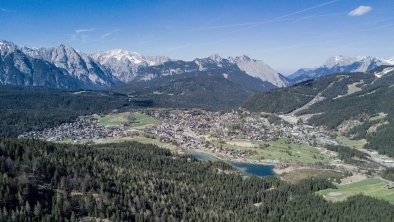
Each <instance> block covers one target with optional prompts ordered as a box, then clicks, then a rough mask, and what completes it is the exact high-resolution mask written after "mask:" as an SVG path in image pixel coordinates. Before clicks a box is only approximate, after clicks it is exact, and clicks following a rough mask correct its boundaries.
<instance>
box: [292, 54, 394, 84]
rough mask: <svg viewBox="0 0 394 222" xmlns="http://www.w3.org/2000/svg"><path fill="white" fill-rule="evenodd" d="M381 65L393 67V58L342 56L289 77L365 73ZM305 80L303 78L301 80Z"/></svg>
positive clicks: (300, 70)
mask: <svg viewBox="0 0 394 222" xmlns="http://www.w3.org/2000/svg"><path fill="white" fill-rule="evenodd" d="M382 65H394V58H388V59H383V58H379V57H372V56H343V55H338V56H334V57H331V58H329V59H328V60H327V61H326V62H325V63H324V64H323V65H322V66H320V67H317V68H313V69H299V70H297V71H296V72H295V73H293V74H291V75H290V76H289V78H290V79H296V78H298V77H300V76H304V77H308V76H309V77H310V78H314V77H319V76H325V75H330V74H333V73H340V72H366V71H369V70H372V69H375V68H376V67H378V66H382ZM303 79H305V78H303Z"/></svg>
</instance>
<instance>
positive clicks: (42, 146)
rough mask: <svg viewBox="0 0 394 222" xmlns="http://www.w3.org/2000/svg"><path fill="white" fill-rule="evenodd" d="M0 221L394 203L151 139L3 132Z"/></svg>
mask: <svg viewBox="0 0 394 222" xmlns="http://www.w3.org/2000/svg"><path fill="white" fill-rule="evenodd" d="M0 170H1V174H0V208H1V211H0V219H1V221H79V220H81V219H93V218H103V219H104V218H106V219H110V220H111V221H392V218H394V210H393V206H392V205H390V204H389V203H388V202H385V201H382V200H377V199H374V198H370V197H365V196H354V197H350V198H349V199H348V200H347V201H344V202H339V203H331V202H328V201H326V200H324V199H323V198H322V197H320V196H317V195H315V194H314V192H316V191H318V190H320V189H326V188H331V187H333V185H332V184H331V183H330V182H328V181H326V180H318V179H308V180H304V181H301V182H299V183H298V184H295V185H290V184H286V183H285V182H281V181H280V180H279V179H278V178H277V177H263V178H258V177H255V176H252V177H244V176H241V175H239V174H237V173H236V172H235V170H234V169H232V168H231V167H230V166H228V165H227V164H225V163H222V162H201V161H197V160H195V159H194V158H193V157H191V156H178V155H174V154H171V152H170V151H168V150H165V149H161V148H158V147H157V146H154V145H144V144H139V143H134V142H131V143H121V144H107V145H95V146H83V145H62V144H52V143H47V142H40V141H33V140H10V139H2V140H0Z"/></svg>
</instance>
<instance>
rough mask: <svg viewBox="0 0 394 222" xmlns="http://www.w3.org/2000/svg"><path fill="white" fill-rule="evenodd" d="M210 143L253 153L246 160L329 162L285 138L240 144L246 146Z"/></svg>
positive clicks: (311, 148)
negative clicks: (253, 152)
mask: <svg viewBox="0 0 394 222" xmlns="http://www.w3.org/2000/svg"><path fill="white" fill-rule="evenodd" d="M210 143H211V144H212V145H215V146H217V147H223V148H228V149H232V150H235V151H236V150H240V151H245V150H250V151H255V152H256V153H255V154H252V155H250V156H248V159H252V160H279V161H286V162H289V163H317V162H320V163H328V162H329V161H330V156H328V155H326V154H321V152H320V151H319V150H318V149H316V148H313V147H311V146H308V145H306V144H296V143H290V142H289V141H288V139H287V138H279V139H278V140H276V141H269V142H263V143H259V142H257V141H251V142H248V143H247V144H245V143H243V144H242V145H248V146H240V145H239V144H238V143H234V141H231V140H230V141H210ZM252 145H254V146H252Z"/></svg>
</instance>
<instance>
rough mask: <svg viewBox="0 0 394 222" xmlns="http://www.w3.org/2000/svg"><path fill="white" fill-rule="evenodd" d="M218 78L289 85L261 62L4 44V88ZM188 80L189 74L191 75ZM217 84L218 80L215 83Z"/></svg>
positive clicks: (260, 87)
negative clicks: (185, 59) (184, 58)
mask: <svg viewBox="0 0 394 222" xmlns="http://www.w3.org/2000/svg"><path fill="white" fill-rule="evenodd" d="M191 73H192V74H193V75H194V76H196V77H198V76H199V75H204V76H215V77H220V78H222V79H226V80H228V81H230V82H232V83H235V84H237V85H239V86H242V87H245V88H247V89H249V90H252V91H265V90H268V89H272V88H277V87H284V86H287V85H288V81H287V79H286V78H285V77H284V76H282V75H281V74H279V73H278V72H277V71H275V70H273V69H272V68H270V67H269V66H268V65H266V64H264V62H262V61H260V60H254V59H251V58H249V57H247V56H239V57H235V58H233V57H229V58H226V59H225V58H221V57H220V56H218V55H213V56H210V57H208V58H202V59H199V58H198V59H195V60H193V61H182V60H172V59H170V58H168V57H164V56H143V55H140V54H138V53H135V52H128V51H124V50H111V51H106V52H96V53H92V54H86V53H83V52H81V51H78V50H76V49H74V48H72V47H70V46H68V45H60V46H57V47H51V48H39V49H36V48H28V47H20V46H17V45H15V44H14V43H12V42H8V41H0V84H3V85H24V86H44V87H48V88H62V89H103V88H108V87H116V86H121V85H124V84H129V83H136V82H137V83H138V82H149V81H151V80H155V82H156V83H157V82H160V80H161V79H162V78H164V77H166V78H164V79H165V81H166V82H168V81H171V78H168V76H171V77H174V79H179V77H182V76H183V75H185V74H191ZM187 77H188V78H189V77H190V76H189V75H187ZM215 82H217V81H215Z"/></svg>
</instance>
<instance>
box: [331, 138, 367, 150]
mask: <svg viewBox="0 0 394 222" xmlns="http://www.w3.org/2000/svg"><path fill="white" fill-rule="evenodd" d="M336 140H337V141H338V143H340V144H341V145H344V146H347V147H350V148H355V149H361V148H363V147H364V145H365V144H366V143H367V140H365V139H362V140H352V139H349V138H348V137H345V136H338V137H337V138H336Z"/></svg>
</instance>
